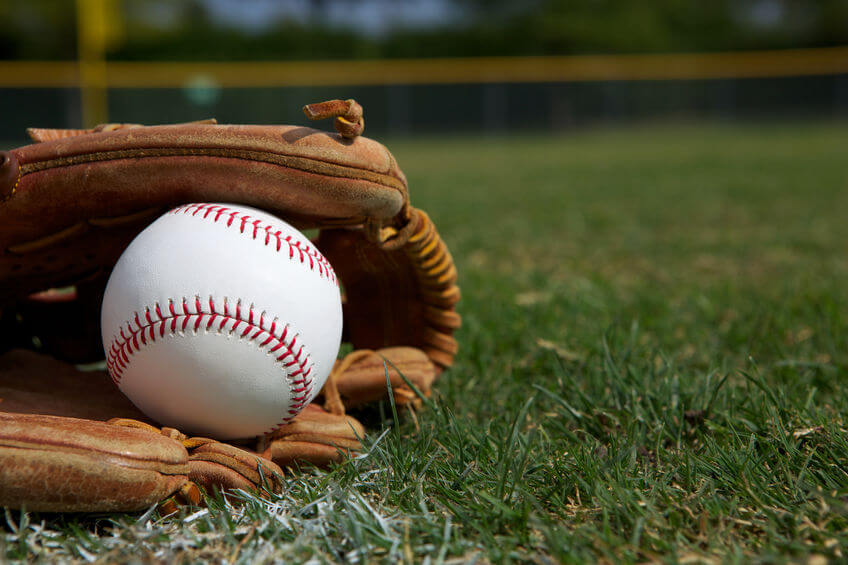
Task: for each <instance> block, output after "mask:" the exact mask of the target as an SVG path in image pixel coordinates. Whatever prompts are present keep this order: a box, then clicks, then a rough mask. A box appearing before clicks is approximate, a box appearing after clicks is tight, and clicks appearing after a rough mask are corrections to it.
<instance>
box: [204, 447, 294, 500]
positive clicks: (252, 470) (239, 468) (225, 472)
mask: <svg viewBox="0 0 848 565" xmlns="http://www.w3.org/2000/svg"><path fill="white" fill-rule="evenodd" d="M282 476H283V470H282V469H280V467H278V466H277V465H276V464H275V463H274V462H272V461H270V460H268V459H266V458H265V457H262V456H260V455H258V454H256V453H251V452H248V451H246V450H244V449H239V448H238V447H235V446H232V445H229V444H225V443H220V442H217V441H210V442H209V443H206V444H203V445H201V446H199V447H197V448H195V449H192V450H191V452H190V453H189V479H191V480H192V481H194V482H195V483H197V484H198V485H200V486H202V487H204V488H206V490H209V491H211V490H212V489H213V487H217V488H218V489H219V490H222V491H225V490H231V489H236V488H239V489H244V490H254V489H256V488H259V487H262V486H266V487H267V488H268V489H269V490H271V491H272V492H280V491H281V490H282Z"/></svg>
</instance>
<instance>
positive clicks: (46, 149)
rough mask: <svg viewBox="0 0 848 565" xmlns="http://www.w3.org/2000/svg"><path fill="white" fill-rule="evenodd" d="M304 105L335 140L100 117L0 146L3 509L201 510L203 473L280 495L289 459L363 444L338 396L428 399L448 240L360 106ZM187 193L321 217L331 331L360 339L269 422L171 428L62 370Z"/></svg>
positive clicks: (439, 353)
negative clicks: (219, 436)
mask: <svg viewBox="0 0 848 565" xmlns="http://www.w3.org/2000/svg"><path fill="white" fill-rule="evenodd" d="M305 112H306V114H307V115H308V116H309V117H310V118H317V119H325V118H335V126H336V129H337V131H338V132H339V133H338V134H328V133H324V132H321V131H318V130H314V129H311V128H305V127H300V126H228V125H217V124H215V123H212V122H205V123H193V124H177V125H171V126H139V125H136V124H105V125H103V126H99V127H97V128H94V129H93V130H49V129H40V130H31V131H30V133H31V135H32V136H33V139H35V140H36V141H37V143H35V144H33V145H28V146H25V147H21V148H18V149H14V150H11V151H8V152H0V350H4V351H5V353H0V410H2V412H0V505H3V506H9V507H13V508H21V507H26V508H27V509H29V510H43V511H111V510H125V511H131V510H140V509H143V508H147V507H149V506H150V505H151V504H154V503H156V502H157V501H160V511H162V512H165V513H169V512H172V511H174V510H175V509H176V506H177V505H178V504H198V503H201V502H202V498H201V494H200V491H199V490H198V485H201V486H203V487H205V488H206V489H221V490H227V489H232V488H254V487H260V488H267V489H269V490H273V491H279V490H280V489H282V488H283V486H284V485H283V483H282V481H283V480H284V478H285V474H287V473H290V472H292V469H296V468H298V467H301V466H304V465H326V464H330V463H332V462H334V461H341V460H343V459H344V458H346V457H350V456H351V455H353V454H356V453H359V452H360V451H361V450H362V443H361V440H362V438H363V437H364V435H365V429H364V427H363V426H362V425H361V424H360V423H359V422H358V421H357V420H356V419H355V418H354V417H352V416H350V415H348V414H346V410H347V408H351V407H356V406H361V405H364V404H367V403H370V402H375V401H378V400H381V399H386V398H388V394H389V386H390V387H391V394H392V395H393V396H394V399H395V401H396V402H397V403H398V404H401V405H403V404H406V405H416V404H418V403H419V401H420V398H421V397H422V396H423V397H427V396H429V395H430V392H431V386H432V384H433V383H434V381H435V379H436V378H437V377H438V375H439V374H440V373H441V372H442V371H443V370H444V369H446V368H447V367H449V366H450V365H451V364H452V363H453V359H454V356H455V354H456V352H457V342H456V340H455V339H454V337H453V334H454V332H455V331H456V330H457V329H458V328H459V326H460V318H459V315H458V314H457V313H456V309H455V307H456V303H457V301H458V300H459V288H458V286H457V282H456V281H457V278H456V269H455V267H454V264H453V260H452V258H451V256H450V253H449V252H448V250H447V246H446V245H445V243H444V241H442V239H441V237H440V236H439V234H438V232H437V231H436V229H435V226H434V225H433V222H432V221H431V220H430V219H429V218H428V217H427V215H426V214H424V213H423V212H422V211H420V210H417V209H415V208H413V207H412V206H411V205H410V202H409V195H408V191H407V184H406V179H405V177H404V175H403V173H402V172H401V171H400V168H399V167H398V165H397V163H396V162H395V160H394V157H392V155H391V153H389V151H388V150H387V149H386V148H385V147H383V146H382V145H380V144H379V143H377V142H375V141H372V140H368V139H366V138H364V137H361V135H360V134H361V133H362V127H363V124H364V121H363V119H362V109H361V107H359V105H358V104H356V103H355V102H354V101H352V100H347V101H341V100H336V101H330V102H327V103H321V104H316V105H310V106H307V107H306V108H305ZM191 202H225V203H229V204H236V205H244V206H250V207H254V208H257V209H260V210H262V211H264V212H266V213H268V214H273V215H274V216H278V217H280V218H283V219H284V220H285V221H286V222H288V223H290V224H291V225H293V226H294V227H296V228H298V229H306V228H319V230H320V231H319V234H318V236H317V238H316V240H315V243H316V245H317V248H318V249H319V250H320V252H321V253H322V254H323V255H324V256H325V257H326V258H327V259H329V261H330V263H331V264H332V265H333V267H334V269H335V273H336V275H337V276H338V279H339V281H340V283H341V286H342V289H343V291H342V300H343V309H342V310H343V317H344V329H343V336H342V340H343V341H346V342H349V343H350V344H351V345H352V346H353V348H354V351H353V352H352V353H351V354H349V355H348V356H346V357H345V358H344V359H341V360H339V361H336V362H335V364H334V365H333V367H332V369H331V370H330V375H329V377H328V379H327V382H326V384H325V385H324V388H323V389H322V390H321V392H320V395H319V397H318V398H317V399H316V400H317V401H318V402H316V403H313V404H309V405H307V406H305V407H304V408H303V410H302V411H301V412H300V414H298V415H297V416H296V417H295V418H294V419H293V420H292V421H291V422H289V423H288V424H286V425H285V426H282V427H280V428H279V429H277V430H275V431H273V432H272V433H270V434H265V435H261V436H259V437H255V438H250V439H243V440H239V441H232V442H229V443H221V442H218V441H216V440H213V439H210V438H205V437H193V436H189V435H186V434H184V433H183V431H181V430H179V429H175V428H169V427H162V426H161V424H160V423H158V422H156V421H154V420H152V419H151V418H150V417H149V416H147V415H145V414H143V413H141V412H140V411H139V410H138V409H137V408H136V407H135V406H134V405H133V404H132V403H131V402H130V401H129V400H128V399H127V398H126V397H125V396H124V395H123V394H121V392H120V391H119V390H118V389H117V387H115V386H113V385H112V383H111V382H110V378H109V376H108V375H107V373H106V372H105V371H102V370H92V371H82V370H80V369H78V368H75V367H74V365H72V364H71V362H75V363H88V362H92V361H96V360H98V359H102V358H103V356H104V352H103V349H102V345H101V344H100V341H101V337H100V327H99V326H100V324H99V319H98V315H97V314H98V312H99V308H100V300H101V299H102V296H103V293H104V288H105V285H106V280H107V276H108V274H109V273H110V272H111V270H112V267H113V266H114V265H115V263H116V261H117V260H118V257H119V256H120V255H121V253H122V252H123V251H124V249H125V248H126V246H127V245H128V244H129V242H130V241H131V240H132V239H133V238H134V237H135V236H136V235H137V234H138V233H139V232H141V231H142V230H143V229H144V228H145V227H146V226H147V225H149V224H150V223H151V222H152V221H154V220H155V219H156V218H157V217H159V216H160V215H161V214H162V213H164V212H165V211H167V210H168V209H170V208H172V207H174V206H180V205H185V204H188V203H191ZM209 292H210V293H211V291H209ZM186 294H188V292H186ZM163 299H164V298H163ZM163 299H160V300H163ZM113 331H114V330H113ZM21 348H27V349H33V348H34V349H37V350H39V352H38V353H36V352H33V351H25V350H23V349H21ZM387 375H388V380H389V385H388V386H387V383H386V376H387ZM410 385H411V386H410ZM316 388H317V387H316ZM419 395H420V396H419Z"/></svg>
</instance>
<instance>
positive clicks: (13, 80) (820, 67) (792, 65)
mask: <svg viewBox="0 0 848 565" xmlns="http://www.w3.org/2000/svg"><path fill="white" fill-rule="evenodd" d="M104 65H105V69H104V71H103V72H104V75H103V77H102V80H103V84H104V86H105V87H106V88H179V87H184V86H187V85H191V84H192V83H195V82H196V81H198V80H202V81H204V82H210V83H212V84H215V85H217V86H221V87H225V88H250V87H285V86H336V85H345V86H357V85H397V84H463V83H501V82H581V81H622V80H674V79H676V80H697V79H722V78H756V77H788V76H806V75H835V74H843V73H848V47H828V48H820V49H793V50H781V51H749V52H732V53H697V54H662V55H576V56H557V57H481V58H455V59H389V60H379V61H268V62H106V63H105V64H104ZM82 80H83V77H82V76H81V71H80V65H79V64H78V63H77V62H74V61H67V62H56V61H0V88H75V87H79V86H81V84H82Z"/></svg>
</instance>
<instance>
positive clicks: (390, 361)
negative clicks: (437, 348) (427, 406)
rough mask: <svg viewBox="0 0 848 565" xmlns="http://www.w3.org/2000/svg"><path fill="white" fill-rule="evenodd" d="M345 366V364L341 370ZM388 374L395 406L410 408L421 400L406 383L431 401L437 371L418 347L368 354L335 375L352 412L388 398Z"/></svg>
mask: <svg viewBox="0 0 848 565" xmlns="http://www.w3.org/2000/svg"><path fill="white" fill-rule="evenodd" d="M355 354H357V352H354V353H352V354H351V355H355ZM343 364H344V360H342V361H340V362H338V364H337V367H343ZM387 372H388V375H389V382H390V383H391V387H392V393H393V394H394V397H395V402H397V403H398V404H407V403H410V402H416V401H418V400H419V399H418V396H417V394H416V393H415V392H414V391H413V390H412V389H411V388H410V387H409V385H408V384H407V383H406V381H409V382H410V383H412V384H413V385H414V386H415V388H417V389H418V391H419V392H420V393H421V394H423V395H424V396H425V397H429V396H430V390H431V386H432V384H433V381H435V380H436V372H437V369H436V366H435V365H434V364H433V362H432V361H430V359H429V357H427V354H426V353H424V352H423V351H421V350H420V349H417V348H415V347H387V348H383V349H379V350H377V351H375V352H371V354H367V353H366V354H364V355H361V356H359V358H358V359H356V360H355V361H354V362H352V363H351V364H350V365H349V366H347V367H345V368H344V370H341V371H339V373H338V374H336V375H335V385H336V387H337V388H338V391H339V395H340V397H341V400H342V403H343V404H344V405H345V406H346V407H348V408H351V407H355V406H359V405H362V404H366V403H368V402H374V401H377V400H382V399H385V398H388V389H387V386H386V373H387ZM404 377H405V379H406V380H404Z"/></svg>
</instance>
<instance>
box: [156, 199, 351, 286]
mask: <svg viewBox="0 0 848 565" xmlns="http://www.w3.org/2000/svg"><path fill="white" fill-rule="evenodd" d="M168 214H186V215H191V216H192V217H194V218H199V219H203V220H209V221H211V222H212V223H218V222H219V221H221V222H223V223H224V225H226V226H227V227H228V228H237V229H238V230H239V233H242V234H244V233H245V232H248V235H249V236H250V237H251V239H253V240H254V241H256V240H257V238H259V240H260V241H263V240H264V245H265V247H268V246H269V245H270V244H272V243H274V242H276V251H277V252H278V253H279V252H281V250H282V248H283V245H285V246H286V247H288V250H289V259H290V260H295V259H299V260H300V263H301V264H304V265H305V264H306V261H307V260H308V261H309V270H311V271H316V270H317V271H318V275H319V276H320V277H321V278H326V279H328V280H331V281H332V282H333V283H334V284H335V285H336V286H338V285H339V281H338V279H336V272H335V271H334V270H333V267H332V265H330V262H329V261H327V259H326V258H325V257H324V256H323V255H321V253H319V252H318V250H317V249H315V248H314V247H312V246H311V245H309V244H308V243H303V242H301V241H293V240H292V237H291V236H290V235H287V236H285V237H283V236H282V235H281V234H282V230H276V231H272V230H274V227H273V226H271V225H270V224H266V223H264V222H263V221H262V220H259V219H254V218H253V217H252V216H250V215H248V214H243V213H241V212H239V211H237V210H233V209H232V208H227V207H226V206H219V205H217V204H186V205H184V206H178V207H177V208H174V209H173V210H171V211H170V212H168Z"/></svg>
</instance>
